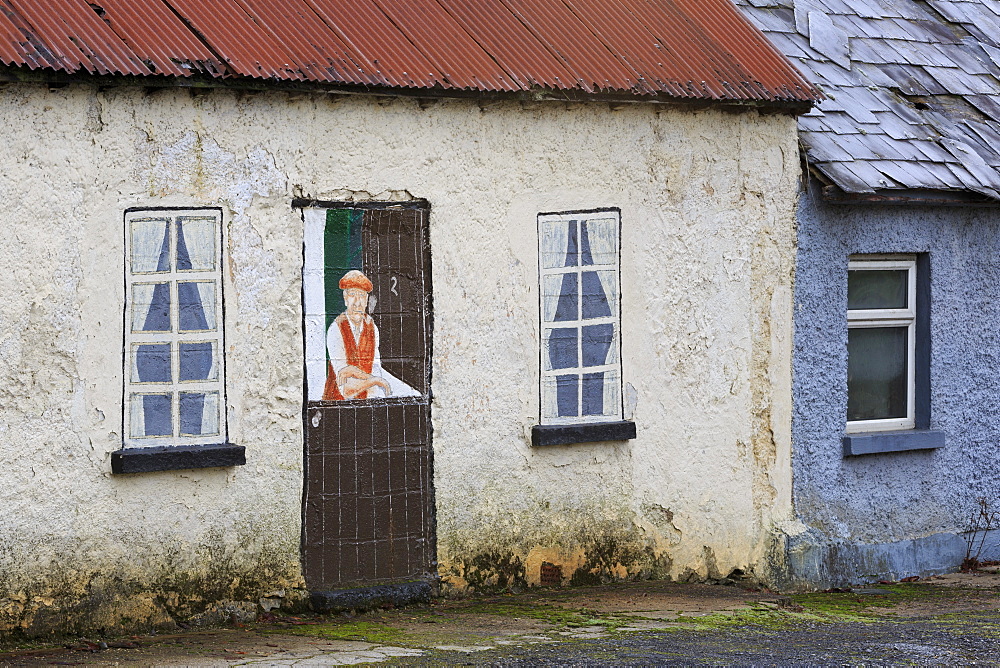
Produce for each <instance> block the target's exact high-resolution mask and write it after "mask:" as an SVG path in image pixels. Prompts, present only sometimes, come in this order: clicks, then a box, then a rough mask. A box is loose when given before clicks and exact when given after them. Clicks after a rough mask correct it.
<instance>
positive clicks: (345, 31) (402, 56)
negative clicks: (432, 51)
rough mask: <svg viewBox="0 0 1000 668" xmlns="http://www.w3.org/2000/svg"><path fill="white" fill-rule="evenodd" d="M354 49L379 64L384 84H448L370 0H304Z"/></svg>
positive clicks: (423, 86)
mask: <svg viewBox="0 0 1000 668" xmlns="http://www.w3.org/2000/svg"><path fill="white" fill-rule="evenodd" d="M305 2H307V3H308V4H309V5H310V6H311V7H312V8H313V9H314V10H315V11H316V13H317V14H318V15H319V16H320V17H322V19H323V21H324V22H326V24H327V25H329V26H330V27H331V28H333V29H335V30H337V31H338V33H339V34H340V35H342V36H343V39H344V41H345V42H346V43H347V44H350V45H351V47H352V49H354V51H356V52H357V53H359V54H360V55H361V56H363V57H364V58H365V59H366V60H367V61H368V62H370V63H372V64H373V66H374V67H375V68H376V69H375V72H374V74H375V75H376V77H377V78H378V79H379V80H380V81H381V82H382V83H383V84H384V85H385V84H387V85H389V86H402V87H407V88H431V87H434V86H446V82H445V81H444V77H443V75H442V74H441V72H440V71H438V70H437V68H436V67H435V66H434V65H432V64H431V62H430V61H429V60H427V58H425V57H424V55H423V54H422V53H420V51H419V50H417V48H416V47H414V46H413V44H412V43H410V41H409V40H408V39H407V38H406V36H405V35H404V34H403V33H402V32H400V30H399V28H398V27H396V25H395V24H393V22H392V21H391V20H389V17H387V16H386V15H385V14H384V13H382V11H381V10H380V9H379V8H378V7H377V6H376V5H375V4H374V3H373V2H372V1H371V0H305Z"/></svg>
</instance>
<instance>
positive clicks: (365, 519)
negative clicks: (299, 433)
mask: <svg viewBox="0 0 1000 668" xmlns="http://www.w3.org/2000/svg"><path fill="white" fill-rule="evenodd" d="M303 217H304V220H305V223H306V253H305V270H304V272H303V286H304V289H303V293H304V296H305V299H304V302H305V309H304V313H305V318H306V328H305V329H306V366H307V398H306V407H305V489H304V493H303V532H302V551H303V566H304V572H305V578H306V583H307V585H308V587H309V588H310V589H311V590H313V591H317V590H329V589H335V588H342V587H351V586H358V585H362V586H363V585H365V584H384V583H391V582H401V581H408V580H414V579H421V578H426V577H429V576H431V575H433V573H434V572H435V567H436V551H435V550H436V548H435V536H434V493H433V470H432V464H433V462H432V453H431V421H430V375H431V374H430V371H431V367H430V362H431V336H430V328H431V292H430V265H429V262H430V252H429V244H428V240H427V209H426V207H425V206H414V205H412V204H406V205H398V206H391V205H381V206H379V207H377V208H376V207H375V206H372V207H367V208H366V207H361V206H358V205H350V206H345V207H338V206H329V207H312V208H307V209H304V216H303ZM320 258H322V259H320ZM366 281H368V282H370V285H368V283H366ZM344 285H347V286H349V288H348V289H351V290H354V291H355V294H360V293H358V292H357V291H358V290H360V291H361V292H367V295H368V296H367V299H368V305H367V309H366V310H367V318H363V317H360V316H357V313H356V312H352V311H351V307H350V306H349V305H348V303H347V300H345V297H344V290H343V289H342V286H344ZM369 288H370V289H369ZM320 293H322V294H320ZM352 303H354V302H352ZM352 313H354V315H355V316H357V317H355V318H354V319H351V318H348V317H347V316H350V315H351V314H352ZM341 314H344V315H343V316H341ZM338 316H339V318H338ZM344 323H347V326H348V328H347V329H345V326H344ZM352 323H353V329H352V328H351V326H352ZM368 324H371V325H373V327H372V329H367V327H368ZM373 332H374V333H375V340H377V349H376V350H375V351H374V356H373V351H372V350H371V348H372V335H373ZM366 337H367V338H366ZM366 341H367V344H366ZM352 346H353V347H352ZM366 351H367V352H366ZM369 364H370V365H371V368H369V366H368V365H369ZM335 367H337V368H335ZM338 368H339V371H338ZM350 373H356V375H358V376H369V377H370V379H372V380H375V379H378V380H384V382H385V383H386V384H387V385H388V386H389V388H390V389H391V390H392V391H391V392H390V391H388V390H386V389H384V388H383V387H382V386H374V387H372V388H371V389H369V390H366V391H364V392H362V393H360V394H357V395H354V396H351V392H352V391H354V389H353V388H356V387H359V386H360V385H351V383H360V382H362V381H360V380H356V379H354V378H351V377H348V378H347V380H345V382H344V383H343V384H342V385H341V384H338V381H339V380H340V379H341V378H343V377H345V375H349V374H350ZM321 385H322V391H320V386H321ZM334 385H336V386H337V388H336V389H335V388H334V387H333V386H334Z"/></svg>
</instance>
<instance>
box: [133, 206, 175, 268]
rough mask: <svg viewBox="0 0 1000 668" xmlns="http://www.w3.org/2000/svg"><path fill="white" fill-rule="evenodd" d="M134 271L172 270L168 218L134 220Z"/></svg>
mask: <svg viewBox="0 0 1000 668" xmlns="http://www.w3.org/2000/svg"><path fill="white" fill-rule="evenodd" d="M130 245H131V247H132V273H133V274H144V273H151V272H155V271H170V236H169V228H168V227H167V221H166V219H158V220H133V221H132V238H131V244H130Z"/></svg>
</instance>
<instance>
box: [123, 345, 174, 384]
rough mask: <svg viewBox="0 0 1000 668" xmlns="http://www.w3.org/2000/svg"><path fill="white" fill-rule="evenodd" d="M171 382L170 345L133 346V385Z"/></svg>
mask: <svg viewBox="0 0 1000 668" xmlns="http://www.w3.org/2000/svg"><path fill="white" fill-rule="evenodd" d="M170 380H171V372H170V344H169V343H155V344H144V345H139V346H132V382H133V383H169V382H170Z"/></svg>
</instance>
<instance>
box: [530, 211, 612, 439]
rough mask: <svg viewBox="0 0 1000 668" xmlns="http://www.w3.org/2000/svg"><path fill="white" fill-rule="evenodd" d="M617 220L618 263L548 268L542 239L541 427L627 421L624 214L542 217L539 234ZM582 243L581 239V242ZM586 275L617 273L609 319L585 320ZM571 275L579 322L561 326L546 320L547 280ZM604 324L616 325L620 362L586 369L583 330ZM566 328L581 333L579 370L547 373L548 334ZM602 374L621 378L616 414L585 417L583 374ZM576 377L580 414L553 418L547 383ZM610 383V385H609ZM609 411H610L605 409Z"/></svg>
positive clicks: (590, 212)
mask: <svg viewBox="0 0 1000 668" xmlns="http://www.w3.org/2000/svg"><path fill="white" fill-rule="evenodd" d="M609 218H610V219H613V220H614V222H615V234H616V239H615V248H614V262H613V263H605V264H590V265H583V264H580V263H578V264H577V265H576V266H573V267H550V268H546V267H545V266H544V262H543V261H542V247H541V244H542V239H541V236H539V260H538V287H539V303H540V307H539V319H538V324H539V329H538V332H539V374H540V378H539V381H540V382H539V392H540V404H541V405H540V407H539V408H540V410H539V418H540V420H539V421H540V423H541V424H543V425H580V424H593V423H601V422H618V421H621V420H622V419H623V415H624V403H623V399H622V387H623V384H624V383H623V379H622V356H621V345H622V342H621V211H620V210H618V209H594V210H587V211H574V212H568V213H542V214H539V215H538V226H539V233H541V229H542V224H543V223H548V222H564V223H566V224H567V225H569V224H570V222H571V221H586V220H591V219H593V220H600V219H609ZM578 224H579V223H578ZM578 243H579V239H578ZM585 271H595V272H613V273H614V276H615V281H616V286H615V287H616V293H615V295H614V296H613V297H610V296H609V299H612V300H613V308H612V314H611V315H610V316H606V317H599V318H588V319H583V317H582V309H583V305H582V304H583V300H582V293H581V292H580V291H581V290H582V277H583V273H584V272H585ZM567 273H576V274H577V290H578V293H577V294H578V298H577V318H576V319H575V320H561V321H557V322H549V321H546V320H545V314H544V307H543V306H542V305H541V303H542V302H543V300H544V299H545V278H546V277H548V276H561V275H563V274H567ZM601 324H612V325H613V326H614V340H613V343H612V346H613V347H614V350H615V359H616V360H617V361H616V362H615V363H612V364H604V365H599V366H584V365H583V328H584V327H586V326H591V325H601ZM562 328H575V329H576V330H577V359H578V362H579V364H578V366H575V367H566V368H561V369H546V368H545V366H546V365H545V362H544V359H543V357H544V355H545V341H546V331H547V330H552V329H562ZM600 372H605V373H607V372H611V373H615V374H617V379H618V401H617V402H615V403H614V404H612V406H613V410H614V412H613V413H605V414H603V415H584V414H583V388H582V382H583V380H582V379H583V374H585V373H600ZM570 374H576V375H578V376H579V378H580V381H579V382H580V383H581V385H580V386H579V389H578V391H577V414H576V415H575V416H562V417H560V416H551V415H546V414H545V409H544V406H545V401H546V392H547V391H551V390H547V389H546V382H547V381H548V379H550V378H556V377H557V376H561V375H570ZM605 382H607V381H605ZM605 410H606V411H607V410H608V408H605Z"/></svg>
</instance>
